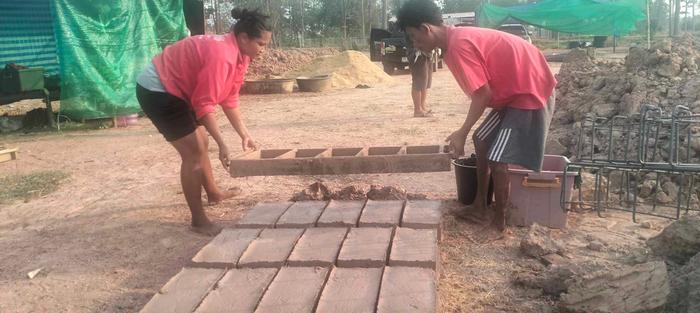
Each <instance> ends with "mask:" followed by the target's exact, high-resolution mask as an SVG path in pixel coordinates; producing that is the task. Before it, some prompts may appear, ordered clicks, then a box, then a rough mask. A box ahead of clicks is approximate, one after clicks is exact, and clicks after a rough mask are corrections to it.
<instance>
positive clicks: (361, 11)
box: [360, 0, 365, 42]
mask: <svg viewBox="0 0 700 313" xmlns="http://www.w3.org/2000/svg"><path fill="white" fill-rule="evenodd" d="M360 15H361V16H362V36H360V38H362V41H363V42H364V41H365V0H361V1H360Z"/></svg>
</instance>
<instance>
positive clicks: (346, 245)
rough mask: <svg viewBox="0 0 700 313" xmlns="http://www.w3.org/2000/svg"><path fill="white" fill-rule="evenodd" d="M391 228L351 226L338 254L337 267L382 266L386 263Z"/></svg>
mask: <svg viewBox="0 0 700 313" xmlns="http://www.w3.org/2000/svg"><path fill="white" fill-rule="evenodd" d="M391 233H392V229H391V228H374V227H368V228H362V227H361V228H351V229H350V232H349V233H348V235H347V237H346V238H345V241H344V242H343V246H342V248H340V255H338V262H337V265H338V267H382V266H384V265H385V264H386V259H387V256H388V251H389V245H390V243H391Z"/></svg>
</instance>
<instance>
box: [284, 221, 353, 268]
mask: <svg viewBox="0 0 700 313" xmlns="http://www.w3.org/2000/svg"><path fill="white" fill-rule="evenodd" d="M345 233H347V228H309V229H307V230H306V231H305V232H304V235H303V236H301V238H300V239H299V241H298V242H297V244H296V246H295V247H294V250H292V254H291V255H290V256H289V260H287V264H288V265H289V266H324V267H326V266H331V265H333V264H335V260H336V258H337V257H338V251H339V250H340V245H341V244H342V243H343V239H345Z"/></svg>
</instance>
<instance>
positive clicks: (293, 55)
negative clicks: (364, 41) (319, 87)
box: [246, 48, 340, 80]
mask: <svg viewBox="0 0 700 313" xmlns="http://www.w3.org/2000/svg"><path fill="white" fill-rule="evenodd" d="M338 53H340V50H338V49H336V48H293V49H268V50H265V51H264V52H263V54H262V55H261V56H259V57H258V58H256V59H255V60H253V61H252V62H251V63H250V66H249V67H248V73H247V75H246V79H251V80H257V79H264V78H268V77H275V76H281V75H282V74H283V73H286V72H289V71H293V70H296V69H299V68H300V67H302V66H304V65H306V64H309V62H311V60H313V59H315V58H317V57H319V56H322V55H335V54H338Z"/></svg>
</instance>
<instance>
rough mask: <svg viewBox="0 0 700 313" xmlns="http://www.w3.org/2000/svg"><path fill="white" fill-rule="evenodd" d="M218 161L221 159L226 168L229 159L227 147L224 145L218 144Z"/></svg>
mask: <svg viewBox="0 0 700 313" xmlns="http://www.w3.org/2000/svg"><path fill="white" fill-rule="evenodd" d="M219 161H221V165H223V166H224V168H225V169H226V170H228V164H229V162H230V161H231V160H230V159H229V152H228V147H226V145H221V146H219Z"/></svg>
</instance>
